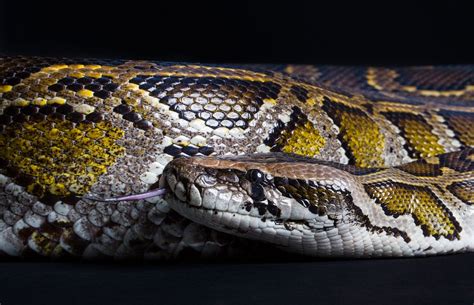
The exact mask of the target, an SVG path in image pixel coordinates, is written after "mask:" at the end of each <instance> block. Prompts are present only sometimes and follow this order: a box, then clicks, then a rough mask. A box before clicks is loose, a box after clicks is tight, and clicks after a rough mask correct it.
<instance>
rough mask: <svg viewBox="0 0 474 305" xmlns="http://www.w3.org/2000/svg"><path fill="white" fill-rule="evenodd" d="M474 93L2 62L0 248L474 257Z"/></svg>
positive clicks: (133, 65)
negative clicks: (159, 192) (467, 254)
mask: <svg viewBox="0 0 474 305" xmlns="http://www.w3.org/2000/svg"><path fill="white" fill-rule="evenodd" d="M473 102H474V66H443V67H406V68H390V67H388V68H381V67H378V68H370V67H332V66H310V65H306V66H303V65H302V66H297V65H296V66H295V65H271V66H265V65H241V66H238V65H221V66H217V65H205V64H201V65H197V64H187V63H164V62H154V61H126V60H96V59H65V58H37V57H7V56H3V57H0V252H1V253H2V254H4V255H7V256H23V257H24V256H42V257H43V256H45V257H54V258H63V257H86V258H107V257H115V258H146V259H153V258H159V259H163V258H177V257H182V256H191V257H215V256H220V257H227V256H231V257H235V256H239V255H250V256H252V255H253V253H255V252H258V251H260V253H265V255H272V254H274V253H275V251H276V250H275V248H274V245H276V246H278V248H283V249H284V250H287V251H290V252H296V253H302V254H308V255H315V256H350V257H374V256H413V255H432V254H443V253H454V252H463V251H472V250H473V249H474V206H473V204H474V199H473V198H474V197H473V196H474V173H473V172H474V152H473V150H472V147H473V145H474V129H473V126H474V124H473V123H474V107H472V103H473ZM242 154H243V156H238V155H242ZM177 157H181V158H177ZM170 161H171V162H170ZM159 187H165V188H166V189H167V194H166V196H165V198H164V199H162V198H160V197H150V198H146V199H139V200H135V201H125V200H121V201H97V200H93V199H91V198H93V197H101V198H114V197H118V196H123V195H130V194H141V193H147V192H150V190H151V191H153V190H155V189H157V188H159ZM143 198H144V197H143Z"/></svg>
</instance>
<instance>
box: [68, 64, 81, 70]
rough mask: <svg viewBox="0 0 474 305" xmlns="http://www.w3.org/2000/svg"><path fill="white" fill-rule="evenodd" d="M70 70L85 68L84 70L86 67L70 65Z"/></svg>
mask: <svg viewBox="0 0 474 305" xmlns="http://www.w3.org/2000/svg"><path fill="white" fill-rule="evenodd" d="M69 68H71V69H83V68H84V65H80V64H77V65H69Z"/></svg>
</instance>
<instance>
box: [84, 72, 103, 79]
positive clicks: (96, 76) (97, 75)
mask: <svg viewBox="0 0 474 305" xmlns="http://www.w3.org/2000/svg"><path fill="white" fill-rule="evenodd" d="M86 75H87V76H89V77H92V78H101V77H102V73H100V72H95V71H94V72H88V73H86Z"/></svg>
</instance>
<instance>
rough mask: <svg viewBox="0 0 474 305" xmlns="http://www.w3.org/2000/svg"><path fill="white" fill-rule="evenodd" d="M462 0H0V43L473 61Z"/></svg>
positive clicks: (293, 58)
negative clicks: (121, 0) (422, 0)
mask: <svg viewBox="0 0 474 305" xmlns="http://www.w3.org/2000/svg"><path fill="white" fill-rule="evenodd" d="M469 2H470V1H455V0H450V1H439V2H438V1H429V2H425V3H421V2H420V1H418V2H417V1H406V2H404V1H377V2H375V1H374V2H373V3H370V2H366V1H338V0H327V1H300V0H292V1H278V0H273V1H269V0H265V1H262V0H259V1H252V0H240V1H231V0H229V1H209V0H206V1H197V0H196V1H183V0H181V1H146V0H138V1H137V0H134V1H126V2H123V3H122V2H121V3H118V2H116V1H97V0H81V1H78V0H71V1H47V2H45V1H33V0H32V1H25V0H15V1H8V0H0V51H2V50H3V51H4V52H9V53H15V54H18V53H22V54H34V55H39V54H41V55H54V56H65V55H68V56H88V57H91V56H95V57H122V58H123V57H125V58H133V59H137V58H146V59H148V58H152V59H161V60H174V61H199V62H238V63H241V62H260V63H261V62H266V63H268V62H275V63H278V62H281V63H294V62H296V63H322V64H329V63H333V64H420V63H424V64H432V63H472V62H473V60H472V59H473V54H474V47H473V45H472V32H473V31H472V30H473V23H472V11H473V10H472V7H471V5H469Z"/></svg>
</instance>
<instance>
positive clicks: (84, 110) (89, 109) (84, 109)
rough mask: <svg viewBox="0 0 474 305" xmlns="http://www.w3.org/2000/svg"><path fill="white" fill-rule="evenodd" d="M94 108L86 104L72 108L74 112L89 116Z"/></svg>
mask: <svg viewBox="0 0 474 305" xmlns="http://www.w3.org/2000/svg"><path fill="white" fill-rule="evenodd" d="M94 110H95V107H94V106H91V105H87V104H80V105H77V106H74V111H76V112H79V113H83V114H90V113H92V112H94Z"/></svg>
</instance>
